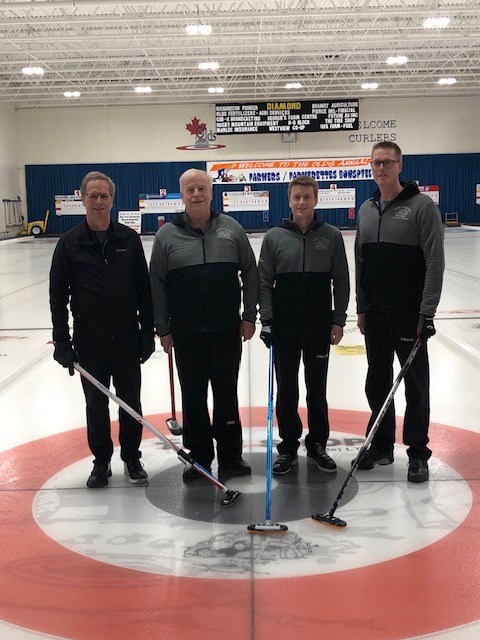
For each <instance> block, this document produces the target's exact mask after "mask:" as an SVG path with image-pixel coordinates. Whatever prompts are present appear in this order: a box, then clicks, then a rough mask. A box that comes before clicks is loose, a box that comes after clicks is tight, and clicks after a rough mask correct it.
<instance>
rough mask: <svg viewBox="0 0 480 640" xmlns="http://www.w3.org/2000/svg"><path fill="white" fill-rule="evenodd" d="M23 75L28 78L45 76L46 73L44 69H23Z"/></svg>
mask: <svg viewBox="0 0 480 640" xmlns="http://www.w3.org/2000/svg"><path fill="white" fill-rule="evenodd" d="M22 73H24V74H25V75H26V76H43V74H44V73H45V71H44V70H43V69H42V67H23V69H22Z"/></svg>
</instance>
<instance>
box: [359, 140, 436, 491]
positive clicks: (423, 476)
mask: <svg viewBox="0 0 480 640" xmlns="http://www.w3.org/2000/svg"><path fill="white" fill-rule="evenodd" d="M371 166H372V170H373V179H374V180H375V182H376V184H377V186H378V189H377V190H376V191H375V193H374V194H373V197H372V198H369V199H368V200H367V201H366V202H364V203H363V204H362V206H361V207H360V210H359V212H358V227H357V235H356V239H355V266H356V290H357V312H358V328H359V329H360V331H361V333H362V334H364V336H365V345H366V349H367V358H368V372H367V380H366V385H365V391H366V395H367V399H368V402H369V404H370V408H371V410H372V415H371V417H370V420H369V423H368V426H367V434H368V432H369V431H370V429H371V427H372V425H373V423H374V421H375V419H376V417H377V415H378V413H379V411H380V409H381V408H382V406H383V403H384V401H385V398H386V397H387V395H388V393H389V391H390V389H391V387H392V385H393V359H394V355H395V354H397V357H398V359H399V361H400V363H401V364H402V365H403V363H404V362H405V361H406V359H407V357H408V355H409V354H410V351H411V350H412V347H413V344H414V342H415V340H416V339H417V338H418V339H419V340H420V344H421V347H420V349H419V351H418V352H417V355H416V356H415V358H414V360H413V362H412V364H411V366H410V369H409V370H408V372H407V374H406V376H405V396H406V410H405V417H404V421H403V442H404V444H405V445H407V447H408V448H407V454H408V458H409V464H408V474H407V479H408V481H409V482H415V483H420V482H426V481H427V480H428V479H429V469H428V459H429V458H430V456H431V453H432V452H431V450H430V449H429V448H428V446H427V445H428V442H429V438H428V428H429V421H430V398H429V396H430V389H429V386H430V380H429V363H428V353H427V344H426V343H427V340H428V339H429V338H430V337H431V336H433V335H434V334H435V327H434V323H433V317H434V315H435V312H436V309H437V305H438V302H439V300H440V293H441V290H442V281H443V271H444V247H443V226H442V220H441V216H440V211H439V209H438V207H437V205H436V204H434V202H433V201H432V199H431V198H430V197H428V196H427V195H425V194H422V193H420V191H419V189H418V187H417V185H416V184H415V183H414V182H409V183H407V184H405V183H403V182H400V179H399V175H400V173H401V171H402V168H403V162H402V152H401V150H400V147H399V146H398V145H396V144H395V143H394V142H380V143H378V144H376V145H374V147H373V149H372V161H371ZM394 443H395V409H394V404H393V402H392V404H391V405H390V407H389V409H388V411H387V413H386V415H385V417H384V418H383V420H382V421H381V423H380V426H379V429H378V431H377V433H376V434H375V436H374V438H373V440H372V444H371V446H370V447H369V448H368V450H367V451H366V452H365V453H364V455H363V456H362V457H361V459H360V461H359V465H358V469H361V470H367V469H373V468H374V467H375V465H377V464H379V465H388V464H391V463H392V462H393V453H394Z"/></svg>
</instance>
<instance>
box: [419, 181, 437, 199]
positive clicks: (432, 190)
mask: <svg viewBox="0 0 480 640" xmlns="http://www.w3.org/2000/svg"><path fill="white" fill-rule="evenodd" d="M418 189H419V191H421V192H422V193H424V194H425V195H426V196H430V198H431V199H432V200H433V201H434V202H435V204H440V187H439V186H438V184H430V185H425V186H420V185H418Z"/></svg>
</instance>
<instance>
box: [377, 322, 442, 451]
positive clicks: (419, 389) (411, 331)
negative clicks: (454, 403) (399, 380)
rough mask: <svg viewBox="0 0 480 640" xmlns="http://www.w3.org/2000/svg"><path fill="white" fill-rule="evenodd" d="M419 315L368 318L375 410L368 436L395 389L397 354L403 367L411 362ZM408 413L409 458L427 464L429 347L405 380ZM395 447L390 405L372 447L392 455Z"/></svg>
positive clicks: (420, 352) (405, 432)
mask: <svg viewBox="0 0 480 640" xmlns="http://www.w3.org/2000/svg"><path fill="white" fill-rule="evenodd" d="M417 321H418V316H417V315H414V316H412V315H405V316H404V315H390V314H387V313H373V312H367V313H366V314H365V344H366V348H367V359H368V373H367V380H366V385H365V392H366V395H367V399H368V402H369V405H370V408H371V410H372V415H371V418H370V420H369V423H368V427H367V434H368V432H369V431H370V429H371V428H372V425H373V423H374V421H375V418H376V417H377V415H378V413H379V411H380V409H381V408H382V406H383V403H384V402H385V398H386V397H387V395H388V393H389V391H390V390H391V388H392V385H393V359H394V355H395V354H397V357H398V360H399V362H400V364H401V365H403V364H404V362H405V361H406V359H407V358H408V356H409V354H410V352H411V350H412V347H413V344H414V342H415V339H416V337H417V335H416V333H417ZM404 382H405V397H406V411H405V418H404V421H403V442H404V444H405V445H407V446H408V449H407V453H408V455H409V457H414V458H421V459H423V460H428V458H429V457H430V456H431V454H432V452H431V450H430V449H429V448H428V447H427V444H428V441H429V438H428V426H429V421H430V372H429V365H428V352H427V346H426V345H424V346H422V347H420V349H419V350H418V352H417V355H416V356H415V358H414V359H413V362H412V364H411V365H410V368H409V370H408V372H407V374H406V376H405V379H404ZM394 443H395V406H394V402H392V403H391V405H390V407H389V409H388V411H387V413H386V415H385V417H384V418H383V420H382V422H381V423H380V427H379V429H378V431H377V433H376V435H375V436H374V438H373V441H372V445H373V446H374V447H375V448H377V449H380V450H381V451H384V452H388V453H390V452H391V451H393V445H394Z"/></svg>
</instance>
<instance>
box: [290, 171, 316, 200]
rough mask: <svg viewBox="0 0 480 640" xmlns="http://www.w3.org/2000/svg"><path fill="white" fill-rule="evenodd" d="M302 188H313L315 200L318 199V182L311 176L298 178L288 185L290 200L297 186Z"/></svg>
mask: <svg viewBox="0 0 480 640" xmlns="http://www.w3.org/2000/svg"><path fill="white" fill-rule="evenodd" d="M297 184H298V185H299V186H300V187H312V189H313V194H314V196H315V198H318V182H317V181H316V180H314V179H313V178H310V176H297V177H296V178H294V179H293V180H292V181H291V182H290V184H289V185H288V199H289V200H290V192H291V190H292V187H294V186H295V185H297Z"/></svg>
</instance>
